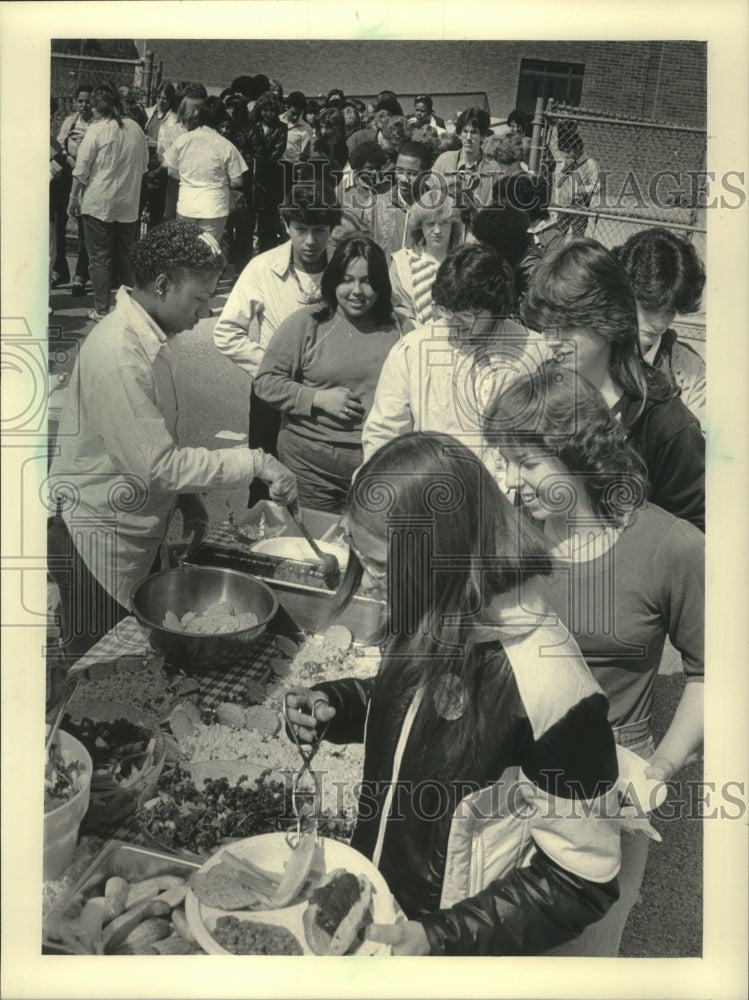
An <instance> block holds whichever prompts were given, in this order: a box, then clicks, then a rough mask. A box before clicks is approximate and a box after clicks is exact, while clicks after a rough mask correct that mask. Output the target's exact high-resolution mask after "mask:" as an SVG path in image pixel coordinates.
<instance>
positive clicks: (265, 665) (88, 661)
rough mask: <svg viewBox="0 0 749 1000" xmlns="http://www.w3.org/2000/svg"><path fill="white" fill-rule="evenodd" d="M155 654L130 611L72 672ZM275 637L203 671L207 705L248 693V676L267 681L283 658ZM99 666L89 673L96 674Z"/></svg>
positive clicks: (202, 699) (202, 695)
mask: <svg viewBox="0 0 749 1000" xmlns="http://www.w3.org/2000/svg"><path fill="white" fill-rule="evenodd" d="M156 655H157V654H155V653H154V652H153V651H152V650H151V647H150V646H149V643H148V639H147V638H146V634H145V632H144V631H143V629H142V628H141V626H140V625H139V624H138V621H137V620H136V619H135V618H134V617H133V616H132V615H130V616H129V617H128V618H125V619H123V620H122V621H121V622H120V623H119V624H118V625H116V626H115V627H114V628H113V629H112V630H111V632H108V633H107V634H106V635H105V636H104V638H103V639H100V640H99V642H97V643H96V645H95V646H92V648H91V649H90V650H89V652H88V653H87V654H86V655H85V656H83V657H81V659H80V660H78V661H77V662H76V663H75V664H74V666H73V667H72V669H71V673H80V672H81V671H87V672H88V671H91V670H92V668H96V667H99V666H103V665H108V666H111V667H112V669H116V666H117V663H118V662H119V663H132V662H133V661H136V662H137V661H140V662H143V661H148V660H149V659H151V658H152V657H155V656H156ZM279 656H280V654H279V652H278V648H277V646H276V640H275V637H274V636H272V635H264V636H262V637H261V638H260V640H259V641H258V642H257V643H256V644H255V645H254V646H249V647H248V649H247V655H246V658H245V659H244V660H243V661H242V663H239V664H237V665H235V666H233V667H229V668H221V669H219V670H212V671H209V672H208V673H205V674H201V675H200V678H199V680H200V702H201V705H202V706H203V707H204V708H215V707H216V705H219V704H220V703H221V702H222V701H232V700H234V698H233V696H235V695H238V696H240V699H241V697H243V696H244V694H245V685H246V682H247V680H248V679H252V680H257V681H260V682H264V681H267V680H268V677H269V676H270V673H271V665H272V663H273V661H274V660H277V659H279ZM95 675H96V670H94V672H93V673H89V676H95Z"/></svg>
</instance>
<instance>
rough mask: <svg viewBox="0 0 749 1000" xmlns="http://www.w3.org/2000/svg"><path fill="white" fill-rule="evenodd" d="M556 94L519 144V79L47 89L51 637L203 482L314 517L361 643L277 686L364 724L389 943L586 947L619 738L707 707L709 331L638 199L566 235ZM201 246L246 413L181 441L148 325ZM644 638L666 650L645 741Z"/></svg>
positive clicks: (609, 823)
mask: <svg viewBox="0 0 749 1000" xmlns="http://www.w3.org/2000/svg"><path fill="white" fill-rule="evenodd" d="M53 111H54V108H53ZM141 112H142V114H141ZM566 125H567V127H566V128H565V129H561V126H554V128H553V129H552V130H551V131H552V133H553V134H551V135H549V136H548V143H547V144H546V148H547V149H548V155H546V156H544V157H543V158H542V160H541V163H540V164H539V165H538V166H537V169H535V170H531V169H530V163H529V160H530V141H531V140H530V132H531V122H530V120H529V118H528V117H527V116H526V115H524V114H523V113H522V112H520V111H513V112H512V113H511V114H509V115H508V116H507V119H506V122H502V123H501V124H500V125H496V124H495V125H492V122H491V119H490V117H489V114H488V112H487V111H486V110H485V109H484V108H479V107H470V108H466V109H463V110H462V111H461V112H460V114H458V115H457V118H456V121H455V124H454V126H453V124H452V122H451V121H449V120H448V121H446V120H445V119H444V118H442V117H440V115H438V114H437V111H436V110H435V107H434V103H433V101H432V98H431V97H430V96H429V95H428V94H422V95H419V96H417V98H416V100H415V102H414V105H413V108H409V109H405V110H404V108H403V106H402V104H401V102H400V101H399V100H398V97H397V95H395V94H394V93H393V92H392V91H382V92H381V93H380V94H379V95H378V97H377V99H376V100H375V101H373V102H372V104H371V105H369V106H367V105H365V104H364V103H363V102H362V101H359V100H357V99H351V98H347V97H346V95H345V93H344V92H343V91H342V90H340V89H334V90H331V91H330V92H329V93H328V95H327V97H326V98H325V99H324V100H322V101H320V102H319V103H317V102H315V103H311V102H309V101H308V100H307V98H306V97H305V95H304V94H303V93H301V92H300V91H292V92H291V93H289V94H288V95H287V96H284V89H283V87H282V85H281V83H280V82H279V81H277V80H272V79H269V78H268V77H266V76H264V75H263V74H258V75H256V76H240V77H238V78H236V79H235V80H234V81H233V82H232V83H231V86H230V87H228V88H226V90H225V91H223V93H222V94H221V95H220V96H209V95H208V94H207V91H206V89H205V87H203V86H202V85H201V84H197V83H184V84H180V85H179V86H173V85H172V84H171V83H166V82H165V83H163V84H161V85H160V86H159V88H158V90H157V92H156V95H155V103H154V105H153V106H151V107H148V108H140V111H139V110H138V106H137V105H136V103H135V102H132V101H131V102H129V103H128V102H123V100H122V97H121V95H119V94H118V92H117V90H116V89H115V88H113V87H107V86H98V87H88V88H87V87H79V88H78V91H77V93H76V95H75V110H74V111H73V113H72V114H71V115H69V116H68V117H67V118H66V119H65V121H64V122H63V125H62V128H61V129H60V132H59V134H58V136H57V137H56V138H54V137H51V143H50V161H51V180H50V274H51V284H52V286H53V287H60V286H61V285H65V284H70V291H71V294H72V295H74V296H80V295H82V294H85V286H86V283H87V281H88V280H89V278H90V281H91V283H92V286H93V293H94V309H93V310H92V312H91V314H90V317H91V319H92V320H94V321H95V322H96V326H95V327H94V328H93V329H92V330H91V332H90V333H89V334H88V336H87V337H86V339H85V341H84V342H83V344H82V345H81V348H80V352H79V356H78V360H77V362H76V364H77V368H78V377H77V378H75V379H73V380H72V381H71V384H70V387H69V388H68V390H67V399H66V401H65V404H64V407H63V415H62V420H61V425H60V437H59V442H58V447H57V449H56V453H55V456H54V459H53V462H52V468H51V481H52V483H53V488H54V490H55V497H56V499H55V503H56V513H55V516H54V517H51V518H50V521H49V552H50V554H51V555H52V556H55V557H59V558H56V559H54V560H51V562H50V572H51V573H52V574H53V575H55V578H56V580H57V582H58V585H59V588H60V595H61V602H62V612H63V623H64V650H65V653H66V655H67V656H68V657H69V658H70V659H75V658H76V657H79V656H81V655H83V654H84V653H85V652H86V651H87V650H88V649H89V648H90V647H91V646H92V645H93V644H94V643H95V642H96V641H97V639H99V638H101V637H102V636H103V635H104V634H105V633H106V632H107V631H108V629H110V628H111V627H112V626H113V625H114V624H116V622H117V621H119V620H121V619H122V618H124V617H125V616H126V615H127V614H128V613H129V610H130V608H129V595H130V592H131V590H132V588H133V586H134V585H135V584H136V583H138V582H139V581H140V580H141V579H143V578H144V577H145V576H146V575H148V574H149V573H150V572H153V571H154V570H155V569H157V568H158V566H159V558H160V557H159V551H160V547H161V544H162V543H163V541H164V539H165V537H166V533H167V529H168V526H169V523H170V519H171V517H172V516H173V513H174V511H175V510H180V512H181V514H182V518H183V521H184V524H185V528H186V529H187V530H189V531H192V532H194V536H195V538H198V537H201V536H202V535H203V534H204V532H205V530H206V525H207V515H206V511H205V507H204V504H203V502H202V500H201V497H200V494H201V492H202V491H203V490H206V489H211V488H227V487H232V486H236V485H238V484H241V483H245V484H246V485H247V486H248V489H249V497H248V503H249V504H250V505H252V504H254V503H255V502H256V501H257V500H259V499H261V498H262V497H263V496H266V497H267V496H269V497H270V498H271V499H273V500H276V501H278V502H280V503H283V504H301V506H302V508H306V509H310V510H321V511H328V512H331V513H334V514H337V515H341V517H342V524H343V527H344V532H345V536H346V538H347V540H348V543H349V548H350V555H349V561H348V565H347V569H346V572H345V574H344V577H343V580H342V582H341V585H340V587H339V590H338V593H337V594H336V596H335V599H334V600H335V605H336V607H338V608H339V609H340V608H342V607H344V606H345V605H346V604H347V603H348V602H349V601H350V600H351V599H352V597H353V595H354V594H355V593H357V592H360V593H364V594H365V595H369V596H372V597H375V598H379V599H381V600H382V601H383V606H384V612H383V628H382V636H381V648H382V654H383V655H382V662H381V666H380V669H379V672H378V674H377V676H376V677H373V678H371V679H370V680H367V681H361V680H345V681H339V682H334V683H322V684H318V685H315V686H314V687H313V688H311V689H303V688H297V689H294V691H293V692H292V695H291V698H290V703H291V706H292V710H291V713H290V720H291V724H292V725H293V726H294V727H295V729H296V731H297V735H298V736H299V738H300V739H303V740H310V741H311V740H314V739H316V738H317V736H318V733H320V732H323V731H324V734H325V738H326V739H329V740H333V741H334V742H339V743H347V742H353V741H358V742H364V744H365V763H364V775H363V781H362V792H361V794H362V796H364V797H365V798H366V799H367V802H368V804H369V806H370V808H369V811H368V812H361V813H360V816H359V819H358V822H357V826H356V829H355V832H354V837H353V841H352V843H353V845H354V846H355V847H356V848H357V849H358V850H360V851H362V852H363V853H364V854H366V855H367V856H368V857H369V858H371V859H372V860H373V861H374V863H375V864H377V865H378V867H380V869H381V870H382V872H383V874H384V875H385V877H386V879H387V881H388V885H389V886H390V888H391V890H392V891H393V893H394V895H395V897H396V899H397V901H398V903H399V905H400V907H401V909H402V911H403V914H404V915H405V917H406V919H405V920H402V921H399V922H398V923H396V924H395V925H393V926H392V927H379V926H375V927H373V928H371V929H370V930H369V931H368V933H369V935H370V937H372V938H373V939H377V940H382V941H387V942H388V943H390V944H391V945H392V947H393V949H394V951H395V953H396V954H541V953H553V954H575V955H595V956H615V955H617V954H618V951H619V945H620V940H621V935H622V931H623V928H624V925H625V922H626V920H627V917H628V915H629V912H630V910H631V908H632V906H633V905H634V903H635V901H636V899H637V897H638V893H639V891H640V885H641V883H642V879H643V873H644V868H645V862H646V858H647V848H648V836H647V835H648V834H649V833H650V832H651V831H650V829H649V827H648V826H647V824H644V825H643V824H640V829H639V832H630V831H628V830H627V829H624V828H623V824H622V822H621V821H620V820H618V819H617V820H616V821H614V820H612V818H611V816H610V815H608V816H607V815H606V813H607V809H609V808H610V807H611V803H612V796H613V797H614V799H615V795H616V793H615V782H616V776H617V749H616V748H617V746H618V747H623V748H628V749H630V750H631V751H633V752H635V753H636V754H638V755H639V756H640V757H642V758H644V759H645V760H646V761H647V762H648V763H647V773H648V775H649V777H650V778H652V779H653V780H654V781H668V780H669V779H671V778H673V777H674V775H676V774H678V772H679V770H680V769H681V768H682V767H683V766H684V764H685V762H686V761H687V760H688V759H689V758H690V755H691V754H693V753H694V752H695V750H696V749H697V748H698V747H699V745H700V742H701V739H702V726H703V723H702V690H703V689H702V683H701V682H702V678H703V671H704V653H703V618H704V613H703V601H704V530H705V439H704V433H703V428H704V426H705V365H704V362H703V361H702V359H701V357H700V356H699V355H698V354H697V353H696V352H695V351H694V350H693V349H692V348H691V347H690V346H689V345H687V344H685V343H683V342H682V341H680V340H679V339H678V338H677V336H676V333H675V332H674V330H673V323H674V319H675V317H676V315H677V314H681V315H683V314H687V313H690V312H695V311H697V310H698V309H699V307H700V301H701V296H702V291H703V289H704V285H705V270H704V267H703V264H702V262H701V261H700V260H699V258H698V256H697V254H696V252H695V250H694V248H693V247H692V245H691V244H690V243H689V242H687V241H686V240H684V239H682V238H680V237H679V236H676V235H674V233H673V232H671V231H670V230H668V229H664V228H662V227H656V226H648V227H643V229H642V230H641V231H640V232H637V233H636V234H635V235H634V236H632V237H631V238H630V239H628V240H627V241H626V242H625V243H624V244H623V245H622V246H619V247H615V248H613V249H612V250H609V249H607V248H605V247H604V246H603V245H602V244H600V243H599V242H597V241H596V240H594V239H590V238H586V237H585V230H586V224H587V217H586V215H585V214H584V213H581V212H580V211H579V210H580V208H585V207H586V206H587V205H589V204H590V201H591V197H592V196H593V194H594V192H595V187H596V183H597V172H598V167H597V164H596V163H595V162H594V161H593V160H592V158H590V157H589V156H587V155H586V154H585V150H584V145H583V140H582V138H581V137H580V135H579V134H577V131H576V129H575V128H574V125H572V126H570V125H569V123H566ZM560 130H561V131H560ZM68 217H69V218H71V219H73V220H75V224H76V225H77V227H78V245H79V251H78V258H77V261H76V264H75V268H74V273H73V275H72V281H71V274H70V268H69V265H68V263H67V260H66V254H65V231H66V225H67V218H68ZM222 274H224V275H228V276H229V277H230V279H231V282H232V287H231V291H230V293H229V295H228V298H227V300H226V303H225V305H224V307H223V310H222V312H221V315H220V317H218V319H217V321H216V322H215V326H214V329H213V342H214V344H215V347H216V349H217V350H218V351H220V352H221V353H222V354H223V355H224V356H225V357H226V358H227V359H229V360H230V361H231V362H232V363H234V364H236V365H237V366H238V368H239V369H240V370H241V371H242V372H243V373H244V374H245V375H246V376H247V396H246V402H247V407H248V416H249V448H247V447H244V446H241V447H232V448H222V449H218V450H214V451H211V450H206V449H204V448H195V447H190V446H187V445H184V444H183V443H181V442H180V441H179V437H178V426H177V401H176V395H175V389H174V381H173V366H174V356H173V352H172V348H171V340H172V338H173V337H174V336H175V335H178V334H179V333H180V332H182V331H184V330H187V329H191V328H192V327H194V326H195V325H196V324H197V323H198V321H199V320H200V319H201V318H202V317H207V316H208V315H210V311H209V301H210V299H211V297H212V296H213V295H214V293H215V290H216V287H217V282H218V279H219V276H220V275H222ZM115 290H116V298H115V302H114V304H112V301H111V296H112V292H113V291H115ZM118 485H119V486H123V487H126V491H125V492H126V493H127V502H126V503H124V504H120V505H119V506H117V505H116V498H117V496H118V495H119V494H118V490H117V489H115V488H114V487H116V486H118ZM120 492H121V491H120ZM113 504H115V508H114V515H113ZM80 512H85V515H86V516H85V518H83V519H81V518H80V516H79V515H80ZM113 516H114V518H115V520H116V528H117V530H116V532H115V534H114V538H115V542H114V545H113V547H112V546H110V547H109V548H106V551H105V547H104V546H103V545H102V542H101V539H102V532H105V533H106V532H108V531H109V528H108V527H107V526H110V525H111V524H112V518H113ZM110 534H111V532H110ZM66 560H67V565H68V569H66V570H59V571H58V570H57V569H56V568H55V567H57V566H62V565H63V563H65V562H66ZM70 566H72V572H71V571H70V569H69V567H70ZM667 640H669V641H670V642H671V643H672V645H673V646H674V648H675V649H676V650H677V651H678V652H679V653H680V654H681V657H682V662H683V666H684V673H685V677H686V683H685V685H684V692H683V695H682V697H681V700H680V703H679V705H678V708H677V710H676V712H675V714H674V716H673V718H672V719H671V720H670V724H669V725H668V728H667V730H666V732H665V735H663V737H662V738H661V739H660V740H659V741H658V742H657V744H656V742H655V740H654V735H653V732H652V729H651V721H650V720H651V715H652V706H653V700H654V697H655V696H656V694H655V678H656V675H657V673H658V669H659V665H660V662H661V657H662V654H663V651H664V647H665V645H666V642H667ZM513 783H514V784H513ZM427 786H428V791H427V792H426V793H424V794H422V792H420V793H419V796H418V797H411V798H409V796H408V795H407V794H404V797H403V798H402V799H401V798H399V800H398V802H397V804H396V803H395V802H394V792H393V789H394V787H398V788H401V787H403V788H406V789H408V788H410V789H411V790H413V789H421V790H422V791H423V789H424V787H427ZM511 787H520V788H521V789H522V808H520V806H519V804H518V802H515V804H514V807H513V805H512V803H510V802H508V788H511ZM489 793H491V794H489ZM495 793H496V794H495ZM490 799H491V801H490ZM581 801H582V802H584V806H585V808H584V809H583V810H582V812H581V814H579V815H578V814H577V813H576V811H575V803H579V802H581ZM614 811H615V812H616V810H614ZM396 819H397V820H398V822H396ZM624 825H626V824H624ZM664 891H667V887H664Z"/></svg>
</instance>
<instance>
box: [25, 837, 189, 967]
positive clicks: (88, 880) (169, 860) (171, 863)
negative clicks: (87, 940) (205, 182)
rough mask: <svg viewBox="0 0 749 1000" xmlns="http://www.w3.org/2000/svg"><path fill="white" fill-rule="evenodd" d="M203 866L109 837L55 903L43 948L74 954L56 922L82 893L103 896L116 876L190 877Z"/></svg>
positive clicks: (134, 878) (44, 928) (45, 928)
mask: <svg viewBox="0 0 749 1000" xmlns="http://www.w3.org/2000/svg"><path fill="white" fill-rule="evenodd" d="M199 868H200V863H196V862H194V861H187V860H186V859H184V858H180V857H178V856H177V855H174V854H164V853H162V852H160V851H152V850H150V849H149V848H147V847H138V846H136V845H135V844H126V843H124V842H123V841H121V840H109V841H107V843H106V844H105V845H104V847H102V849H101V851H100V852H99V853H98V854H97V856H96V857H95V858H94V860H93V861H92V862H91V864H90V865H89V866H88V868H87V869H86V870H85V872H84V873H83V875H81V877H80V878H79V879H78V881H77V882H76V883H75V885H73V886H72V887H71V888H70V889H69V890H68V891H67V892H65V893H64V894H63V895H62V896H61V897H60V899H59V900H58V901H57V902H56V903H55V904H54V906H52V908H51V909H50V911H49V913H48V914H47V916H46V917H45V920H44V923H43V926H42V951H43V953H44V954H48V955H72V954H73V952H72V951H71V950H70V949H69V948H67V946H66V945H64V944H63V943H62V942H60V941H58V940H56V939H55V938H54V936H53V934H54V924H55V922H56V921H57V920H60V919H64V916H65V912H66V910H67V909H68V907H69V906H70V905H71V903H72V902H73V900H74V899H75V897H76V896H78V895H79V894H81V893H82V894H83V896H84V897H85V898H89V897H91V896H98V895H101V894H102V892H103V884H104V882H106V880H107V879H108V878H110V877H111V876H112V875H119V876H120V877H121V878H125V879H127V880H128V881H136V882H139V881H141V880H143V879H146V878H151V877H152V876H154V875H181V876H184V877H187V876H189V875H191V874H192V873H193V872H194V871H197V870H198V869H199Z"/></svg>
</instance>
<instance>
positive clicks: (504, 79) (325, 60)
mask: <svg viewBox="0 0 749 1000" xmlns="http://www.w3.org/2000/svg"><path fill="white" fill-rule="evenodd" d="M148 45H149V48H151V49H153V51H154V53H155V57H156V58H155V67H156V68H158V65H159V61H160V60H161V61H163V63H164V76H165V78H170V79H173V80H179V79H192V80H201V81H202V82H203V83H204V84H206V85H208V86H212V87H217V88H219V89H220V88H222V87H225V86H227V85H228V83H230V82H231V79H232V77H234V76H238V75H239V74H241V73H260V72H262V73H266V74H267V75H268V76H274V77H277V78H278V79H279V80H281V82H282V83H283V85H284V87H285V89H286V91H287V92H288V91H289V90H303V91H304V92H305V93H306V94H309V95H314V94H318V93H320V92H327V91H328V90H329V89H330V88H331V87H334V86H340V87H342V88H343V89H344V90H345V91H347V92H349V93H352V94H355V93H358V94H362V93H363V94H367V93H377V91H379V90H381V89H383V88H384V87H390V88H392V89H393V90H395V91H396V93H398V92H402V93H415V92H417V91H419V90H425V91H427V92H428V91H435V92H440V91H444V92H452V91H454V92H457V93H460V92H463V91H475V90H485V91H486V92H487V95H488V97H489V104H490V107H491V112H492V114H493V115H496V116H503V115H505V114H507V113H508V112H509V111H511V110H512V109H513V108H514V107H515V102H516V98H517V89H518V80H519V76H520V64H521V60H522V59H545V60H552V61H560V62H577V63H583V64H584V66H585V76H584V79H583V96H582V102H583V104H584V105H586V106H588V107H591V108H595V109H597V110H601V111H617V112H618V113H620V114H626V115H633V116H634V117H636V118H640V117H644V118H648V119H649V118H654V119H655V120H667V121H673V122H675V123H677V124H684V125H698V126H704V124H705V115H706V107H705V101H706V68H707V52H706V46H705V44H704V43H702V42H690V41H687V42H598V41H581V42H575V41H517V40H516V41H480V42H479V41H475V42H474V41H444V42H411V41H387V42H386V41H363V42H352V41H346V42H339V41H290V40H283V41H273V40H260V41H258V40H254V41H253V40H246V41H237V40H220V41H199V40H179V41H173V40H158V39H154V40H150V41H149V43H148ZM436 110H437V111H438V113H440V114H443V115H444V116H446V117H454V113H455V111H456V110H458V109H456V108H452V107H446V108H441V107H438V108H437V109H436Z"/></svg>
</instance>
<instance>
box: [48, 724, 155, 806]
mask: <svg viewBox="0 0 749 1000" xmlns="http://www.w3.org/2000/svg"><path fill="white" fill-rule="evenodd" d="M62 728H63V729H64V730H65V732H67V733H70V735H71V736H75V738H76V739H77V740H79V741H80V742H81V743H82V744H83V746H84V747H85V748H86V750H88V752H89V754H90V755H91V761H92V763H93V768H94V770H93V775H92V778H91V794H92V796H98V795H102V794H103V795H106V794H108V793H109V792H112V791H115V790H119V789H125V788H131V787H132V786H133V785H135V784H137V782H138V781H139V780H140V779H141V777H142V776H143V775H144V774H145V773H146V772H147V771H149V770H150V769H151V768H152V767H153V765H154V754H155V750H156V738H155V737H154V736H153V735H152V734H151V731H150V730H148V729H146V728H145V727H143V726H139V725H137V724H136V723H134V722H130V721H129V720H128V719H124V718H120V719H116V720H115V721H114V722H104V721H102V722H95V721H94V720H93V719H91V718H88V717H86V716H84V717H83V718H80V719H77V718H76V716H75V714H74V713H72V714H71V713H66V714H65V715H64V716H63V719H62Z"/></svg>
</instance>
